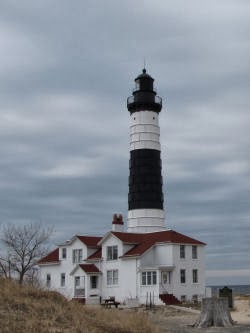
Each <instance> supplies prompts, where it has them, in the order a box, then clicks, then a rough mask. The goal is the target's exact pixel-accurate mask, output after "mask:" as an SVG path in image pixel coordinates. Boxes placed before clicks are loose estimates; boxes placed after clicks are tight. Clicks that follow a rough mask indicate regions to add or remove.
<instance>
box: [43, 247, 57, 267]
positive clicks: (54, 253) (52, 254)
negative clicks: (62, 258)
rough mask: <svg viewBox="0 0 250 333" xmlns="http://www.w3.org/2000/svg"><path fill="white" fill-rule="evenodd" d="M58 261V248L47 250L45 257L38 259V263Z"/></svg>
mask: <svg viewBox="0 0 250 333" xmlns="http://www.w3.org/2000/svg"><path fill="white" fill-rule="evenodd" d="M49 263H51V264H52V263H53V264H54V263H59V248H57V249H55V250H53V251H51V252H49V253H48V254H47V255H46V256H45V257H43V258H42V259H40V260H39V261H38V265H41V264H49Z"/></svg>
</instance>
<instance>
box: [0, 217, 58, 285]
mask: <svg viewBox="0 0 250 333" xmlns="http://www.w3.org/2000/svg"><path fill="white" fill-rule="evenodd" d="M51 233H52V229H51V228H47V229H44V228H43V227H42V226H41V224H36V223H29V224H27V225H23V226H16V225H13V224H11V225H6V226H4V227H3V231H2V239H1V241H2V243H3V244H4V245H5V247H6V253H7V254H8V255H7V256H6V257H5V258H4V257H2V258H0V261H1V264H0V269H1V268H2V270H3V272H5V273H4V275H5V277H7V276H9V277H10V276H11V272H14V274H17V277H18V281H19V283H20V284H22V283H23V280H24V276H25V275H28V273H29V272H31V271H32V270H33V268H34V266H35V265H36V263H37V261H38V260H39V259H40V258H41V257H43V256H44V255H45V254H46V252H47V248H46V241H47V240H48V238H49V236H50V235H51ZM6 264H8V265H9V266H6ZM8 267H9V268H8ZM3 268H5V269H3ZM7 268H8V269H9V270H7ZM6 272H7V273H8V275H6Z"/></svg>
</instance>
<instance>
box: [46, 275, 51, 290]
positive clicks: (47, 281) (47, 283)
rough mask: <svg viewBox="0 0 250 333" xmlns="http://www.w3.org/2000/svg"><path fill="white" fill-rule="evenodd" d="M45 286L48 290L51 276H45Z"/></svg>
mask: <svg viewBox="0 0 250 333" xmlns="http://www.w3.org/2000/svg"><path fill="white" fill-rule="evenodd" d="M46 286H47V287H48V288H49V287H50V286H51V275H50V274H47V276H46Z"/></svg>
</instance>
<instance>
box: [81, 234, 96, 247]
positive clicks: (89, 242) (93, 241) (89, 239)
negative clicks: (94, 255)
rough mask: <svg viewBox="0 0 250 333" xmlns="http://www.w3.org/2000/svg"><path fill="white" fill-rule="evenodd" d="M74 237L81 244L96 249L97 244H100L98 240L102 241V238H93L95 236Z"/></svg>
mask: <svg viewBox="0 0 250 333" xmlns="http://www.w3.org/2000/svg"><path fill="white" fill-rule="evenodd" d="M76 237H77V238H78V239H80V241H81V242H82V243H84V244H85V245H86V246H90V247H91V246H93V247H96V246H97V244H98V242H100V240H101V239H102V237H95V236H79V235H76Z"/></svg>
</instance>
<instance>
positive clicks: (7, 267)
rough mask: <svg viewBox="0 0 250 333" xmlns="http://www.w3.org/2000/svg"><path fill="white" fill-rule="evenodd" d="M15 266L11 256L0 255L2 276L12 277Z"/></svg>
mask: <svg viewBox="0 0 250 333" xmlns="http://www.w3.org/2000/svg"><path fill="white" fill-rule="evenodd" d="M12 271H13V267H12V264H11V260H10V256H9V255H6V256H5V257H0V276H2V277H4V278H6V279H11V275H12Z"/></svg>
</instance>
